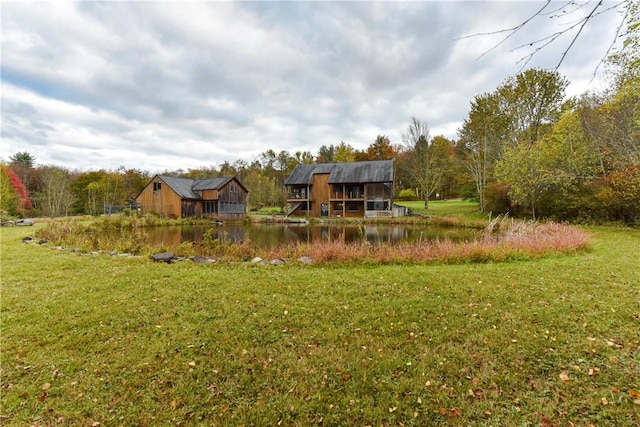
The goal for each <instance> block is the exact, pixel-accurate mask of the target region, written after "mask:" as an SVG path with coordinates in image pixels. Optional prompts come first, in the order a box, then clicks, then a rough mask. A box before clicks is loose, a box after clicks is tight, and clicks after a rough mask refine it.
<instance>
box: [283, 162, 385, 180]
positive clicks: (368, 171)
mask: <svg viewBox="0 0 640 427" xmlns="http://www.w3.org/2000/svg"><path fill="white" fill-rule="evenodd" d="M323 173H328V174H329V184H349V183H358V184H360V183H366V182H392V181H393V160H370V161H366V162H352V163H318V164H314V165H298V166H296V167H295V169H294V170H293V172H292V173H291V175H289V177H288V178H287V180H286V181H285V185H300V184H311V182H312V180H313V175H315V174H323Z"/></svg>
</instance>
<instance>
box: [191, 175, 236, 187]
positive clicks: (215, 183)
mask: <svg viewBox="0 0 640 427" xmlns="http://www.w3.org/2000/svg"><path fill="white" fill-rule="evenodd" d="M232 179H233V177H232V176H223V177H220V178H208V179H196V180H194V181H193V187H192V189H193V190H194V191H202V190H219V189H221V188H222V187H224V186H225V185H226V184H227V182H229V181H231V180H232Z"/></svg>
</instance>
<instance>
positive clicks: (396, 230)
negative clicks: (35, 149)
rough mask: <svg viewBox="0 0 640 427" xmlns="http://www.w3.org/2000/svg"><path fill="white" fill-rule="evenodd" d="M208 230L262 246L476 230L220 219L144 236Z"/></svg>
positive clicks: (457, 236) (407, 238) (188, 235)
mask: <svg viewBox="0 0 640 427" xmlns="http://www.w3.org/2000/svg"><path fill="white" fill-rule="evenodd" d="M207 230H211V231H210V233H212V234H213V237H214V238H217V239H220V240H221V241H225V242H233V243H240V242H243V241H244V240H246V239H249V240H250V241H251V242H252V243H253V244H255V245H257V246H258V247H263V248H273V247H277V246H279V245H282V244H289V243H292V242H307V243H311V242H315V241H333V240H338V239H339V240H344V241H346V242H361V241H364V240H366V241H368V242H370V243H372V244H380V243H385V244H397V243H401V242H418V241H424V240H435V239H443V238H445V237H446V238H449V239H452V240H463V241H464V240H470V239H472V238H474V237H475V236H476V235H477V233H478V231H477V230H474V229H469V228H460V227H443V226H433V225H429V226H426V225H408V224H401V225H395V224H393V225H392V224H377V225H369V224H367V225H365V224H316V223H313V224H308V223H283V224H282V223H275V224H269V223H223V224H221V225H213V226H166V227H164V226H163V227H149V228H145V229H144V230H143V239H144V240H145V242H146V243H147V244H150V245H161V244H167V245H174V244H180V243H183V242H194V243H196V244H198V243H199V242H200V241H202V238H203V235H204V233H205V232H207ZM118 234H119V235H120V234H121V233H120V232H118ZM113 237H116V236H113ZM121 237H122V236H121ZM124 237H126V236H124Z"/></svg>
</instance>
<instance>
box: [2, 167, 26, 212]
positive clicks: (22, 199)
mask: <svg viewBox="0 0 640 427" xmlns="http://www.w3.org/2000/svg"><path fill="white" fill-rule="evenodd" d="M4 173H5V175H7V178H9V182H10V183H11V186H12V187H13V191H14V193H15V194H16V196H18V209H19V210H21V211H22V212H24V211H25V210H27V209H31V207H33V205H32V203H31V199H29V193H28V192H27V188H26V187H25V186H24V183H23V182H22V180H21V179H20V177H19V176H18V175H16V173H15V172H14V171H13V169H11V168H10V167H8V168H5V170H4Z"/></svg>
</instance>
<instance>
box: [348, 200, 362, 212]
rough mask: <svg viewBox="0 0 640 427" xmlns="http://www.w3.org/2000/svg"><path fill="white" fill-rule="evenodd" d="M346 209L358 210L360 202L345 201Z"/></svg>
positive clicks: (350, 210)
mask: <svg viewBox="0 0 640 427" xmlns="http://www.w3.org/2000/svg"><path fill="white" fill-rule="evenodd" d="M347 210H348V211H349V212H359V211H360V204H359V203H353V202H351V203H347Z"/></svg>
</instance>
